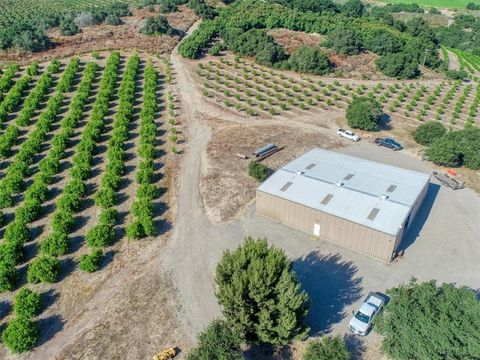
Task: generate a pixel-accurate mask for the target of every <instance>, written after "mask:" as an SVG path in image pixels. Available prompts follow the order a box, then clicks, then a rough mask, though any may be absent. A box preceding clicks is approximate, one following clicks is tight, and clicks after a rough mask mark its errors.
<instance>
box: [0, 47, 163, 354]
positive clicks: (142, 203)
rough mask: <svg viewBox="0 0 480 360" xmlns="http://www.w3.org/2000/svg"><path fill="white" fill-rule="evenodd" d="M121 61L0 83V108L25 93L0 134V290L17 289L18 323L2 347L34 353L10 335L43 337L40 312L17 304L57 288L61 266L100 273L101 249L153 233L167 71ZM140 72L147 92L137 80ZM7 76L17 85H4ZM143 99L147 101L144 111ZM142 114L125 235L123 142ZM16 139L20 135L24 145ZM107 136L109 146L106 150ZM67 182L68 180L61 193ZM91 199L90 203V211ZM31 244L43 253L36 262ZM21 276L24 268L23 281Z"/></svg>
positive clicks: (35, 71)
mask: <svg viewBox="0 0 480 360" xmlns="http://www.w3.org/2000/svg"><path fill="white" fill-rule="evenodd" d="M124 62H125V60H124V58H122V56H121V55H120V54H119V53H118V52H113V53H111V54H110V55H109V57H108V59H107V60H106V63H105V65H104V67H103V68H102V65H101V62H98V61H97V60H96V61H92V62H87V63H84V62H82V61H81V60H80V59H79V58H73V59H71V60H70V61H69V62H68V64H67V65H66V66H64V70H63V71H61V69H62V68H63V65H62V64H61V63H60V62H58V61H53V62H52V63H51V64H50V65H49V66H48V67H42V66H39V65H38V64H32V65H31V66H30V67H29V68H28V69H24V70H23V73H24V75H23V76H22V77H19V73H20V69H19V67H18V66H16V65H15V66H14V65H11V66H10V67H9V68H8V69H7V71H5V73H4V75H3V76H2V78H0V84H7V83H8V85H5V86H4V87H2V89H3V93H5V97H4V98H3V100H2V101H1V102H0V108H2V106H3V104H4V103H5V102H9V101H10V100H8V99H9V98H13V97H14V96H13V94H16V93H17V92H19V91H20V92H21V93H22V97H23V98H24V99H25V100H24V101H23V102H21V101H16V102H15V104H16V105H15V106H13V105H12V106H9V107H8V108H7V107H6V108H5V114H6V115H5V118H4V119H5V121H4V122H5V124H4V126H5V127H4V131H3V133H2V134H1V135H0V149H1V150H2V152H1V154H2V157H3V159H0V168H1V169H2V171H3V176H2V177H1V180H0V208H1V209H3V211H4V212H5V213H2V212H0V236H1V240H0V292H8V293H10V294H11V296H9V298H12V296H13V293H12V292H13V291H16V290H17V289H21V291H19V292H17V295H16V296H15V300H14V302H15V306H14V311H13V315H12V316H9V317H7V318H6V319H5V323H4V324H5V325H7V322H8V326H7V327H6V330H5V331H4V334H5V335H3V336H2V340H3V341H4V343H5V344H6V345H7V346H8V347H9V348H10V349H11V350H12V351H14V352H22V351H26V350H28V349H29V348H31V347H33V346H34V345H35V342H33V343H32V344H30V345H29V346H26V345H25V344H24V345H23V346H26V348H22V347H20V345H18V344H16V343H15V340H14V336H13V335H12V334H13V333H14V332H17V331H20V332H24V333H28V332H32V331H33V333H35V336H36V337H38V336H39V335H38V330H39V329H38V326H37V324H36V322H35V316H36V315H37V313H38V312H37V311H32V312H31V313H29V314H28V316H23V315H20V313H22V312H23V308H22V306H21V305H18V304H21V303H22V301H25V300H24V299H23V298H24V297H28V298H30V297H35V296H37V295H36V292H35V291H33V292H32V291H31V289H33V290H35V289H36V285H34V284H37V283H55V282H57V281H59V280H60V279H61V273H62V270H63V266H64V265H63V264H64V263H65V261H66V260H67V259H68V258H70V259H71V257H72V256H74V257H77V258H78V262H79V263H78V267H79V268H80V269H81V270H83V271H85V272H86V273H91V272H94V271H96V270H98V269H99V268H100V267H101V265H102V262H104V261H103V260H104V255H103V249H104V248H105V247H107V246H111V245H114V243H115V242H116V241H118V240H120V238H121V237H123V235H119V234H124V233H125V232H126V233H127V235H128V237H129V238H132V239H138V238H142V237H146V236H152V235H154V234H156V232H157V224H156V222H155V221H154V219H155V217H156V216H157V214H156V213H155V206H154V201H155V199H156V198H158V197H159V196H160V193H159V192H158V189H157V185H156V181H157V180H156V174H155V170H154V169H155V168H156V165H155V163H156V162H157V161H160V158H159V156H161V155H162V154H164V153H160V152H159V149H158V146H159V143H158V137H159V136H160V134H161V133H160V132H159V130H158V128H157V127H158V126H160V125H159V124H160V123H159V121H158V120H157V118H158V117H159V116H161V114H159V112H158V110H159V101H160V99H159V97H158V96H159V95H158V93H157V91H158V87H159V85H158V76H159V69H158V67H163V66H161V65H159V63H158V61H157V63H155V62H149V63H148V65H147V66H146V67H145V68H144V66H143V65H141V64H142V63H143V62H144V60H142V59H141V58H140V56H138V55H133V56H131V57H130V58H129V59H128V61H127V62H126V64H125V65H122V64H123V63H124ZM141 72H142V73H141ZM12 74H14V75H12ZM141 74H144V76H143V79H144V80H143V84H142V83H141V82H139V80H140V79H141V78H142V76H141ZM5 76H7V77H8V78H10V79H11V80H4V81H3V79H7V77H5ZM15 76H16V77H17V78H18V79H17V80H16V81H15V79H14V78H15ZM76 79H79V81H78V82H77V81H76ZM23 81H26V82H27V83H28V84H30V85H29V87H27V88H25V89H24V90H21V89H19V88H18V84H19V83H21V82H23ZM98 82H99V83H98ZM137 91H142V94H143V97H142V99H141V101H140V103H139V105H138V109H137V103H136V99H137V96H136V93H137ZM15 98H16V96H15ZM116 98H118V101H117V100H115V99H116ZM115 102H116V103H115ZM90 104H91V106H89V105H90ZM17 108H19V109H18V111H16V110H17ZM140 108H141V112H140V114H139V120H138V122H139V126H140V134H139V145H138V147H137V148H136V149H133V150H132V151H134V154H135V155H136V156H138V157H139V161H138V165H137V166H136V170H134V173H132V174H135V177H134V179H136V183H135V188H136V194H134V195H132V204H133V205H132V206H131V214H132V215H131V219H132V220H131V221H130V222H129V224H128V227H127V226H126V225H127V224H126V223H124V221H120V220H119V217H118V216H117V215H118V212H117V207H118V205H119V195H120V194H121V193H122V185H121V184H122V183H123V182H124V181H125V180H126V177H127V176H131V175H132V174H130V171H129V173H127V171H126V167H125V161H126V155H127V153H126V151H127V149H126V142H127V139H128V138H129V136H131V133H130V128H131V126H133V121H137V120H136V117H135V113H136V112H137V110H138V111H139V110H140ZM112 112H113V115H112V116H113V119H114V120H113V123H112V124H111V130H109V128H110V126H109V125H108V123H107V120H106V119H108V118H109V117H110V114H112ZM57 123H58V125H56V124H57ZM20 134H24V135H22V136H23V137H25V140H23V142H21V139H20ZM107 134H108V135H107ZM105 136H108V142H107V145H106V146H102V142H103V141H105V140H104V139H105ZM76 139H78V140H76ZM17 146H18V149H17V148H16V147H17ZM103 153H104V154H105V158H106V166H105V169H104V170H103V172H101V173H100V179H101V180H100V181H99V183H98V186H96V187H94V188H93V189H89V186H88V182H89V181H90V180H91V179H93V178H94V177H95V176H96V174H95V175H94V172H93V168H94V166H95V165H94V163H95V158H96V157H98V156H99V155H101V154H103ZM102 156H103V155H102ZM162 162H163V160H162ZM132 178H133V177H132ZM62 179H65V182H64V183H63V184H62V185H61V186H59V185H60V182H61V181H63V180H62ZM95 181H96V180H95ZM133 197H134V199H133ZM89 199H91V200H93V205H89V204H90V203H92V201H89ZM91 206H95V207H98V208H99V209H100V215H99V218H98V221H96V222H95V224H94V225H92V226H91V227H90V228H87V229H85V236H83V237H81V238H79V237H78V236H74V234H75V233H76V232H78V230H79V228H81V227H82V226H84V224H82V223H81V222H80V223H79V217H81V216H82V213H83V212H84V211H87V210H88V208H89V207H91ZM39 224H42V225H41V226H40V227H39V226H38V225H39ZM119 229H123V230H121V231H120V232H119V231H118V230H119ZM74 242H75V243H74ZM77 242H80V243H77ZM32 243H35V244H36V246H35V247H34V249H38V250H35V251H34V253H33V254H32V250H31V248H32V247H31V244H32ZM27 248H28V249H30V250H28V251H27ZM82 248H83V249H84V250H82V251H81V253H82V254H81V255H79V256H75V253H76V249H82ZM72 249H75V250H73V252H72ZM87 250H88V252H87ZM22 268H24V269H26V272H25V277H24V276H23V275H21V273H22V272H21V269H22ZM27 283H28V284H30V285H28V286H27V285H26V284H27ZM52 286H54V285H52ZM42 289H44V288H42ZM17 305H18V306H17ZM3 321H4V319H1V320H0V325H2V324H1V323H2V322H3ZM32 329H33V330H32ZM33 333H32V334H33Z"/></svg>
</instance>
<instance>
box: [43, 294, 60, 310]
mask: <svg viewBox="0 0 480 360" xmlns="http://www.w3.org/2000/svg"><path fill="white" fill-rule="evenodd" d="M58 296H59V294H58V292H56V291H55V290H54V289H49V290H47V291H45V292H43V293H42V300H43V308H42V312H43V311H45V310H47V309H48V308H49V307H50V306H52V305H53V304H54V303H55V301H56V300H57V299H58Z"/></svg>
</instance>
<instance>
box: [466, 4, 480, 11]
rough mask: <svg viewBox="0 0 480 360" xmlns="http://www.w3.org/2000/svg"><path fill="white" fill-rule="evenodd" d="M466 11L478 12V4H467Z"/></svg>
mask: <svg viewBox="0 0 480 360" xmlns="http://www.w3.org/2000/svg"><path fill="white" fill-rule="evenodd" d="M467 9H468V10H480V4H475V3H473V2H472V3H468V4H467Z"/></svg>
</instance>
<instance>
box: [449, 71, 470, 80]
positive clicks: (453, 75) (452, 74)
mask: <svg viewBox="0 0 480 360" xmlns="http://www.w3.org/2000/svg"><path fill="white" fill-rule="evenodd" d="M446 74H447V76H448V77H449V78H450V79H453V80H463V79H467V78H468V73H467V72H466V71H465V70H447V72H446Z"/></svg>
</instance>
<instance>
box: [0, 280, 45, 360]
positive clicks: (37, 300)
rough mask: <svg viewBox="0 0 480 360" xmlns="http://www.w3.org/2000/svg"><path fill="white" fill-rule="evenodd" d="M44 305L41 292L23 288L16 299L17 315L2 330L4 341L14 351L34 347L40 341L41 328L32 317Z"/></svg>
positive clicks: (17, 351)
mask: <svg viewBox="0 0 480 360" xmlns="http://www.w3.org/2000/svg"><path fill="white" fill-rule="evenodd" d="M43 307H44V304H43V300H42V297H41V296H40V294H38V293H36V292H35V291H32V290H30V289H28V288H22V289H20V291H19V292H18V293H17V295H16V296H15V299H14V305H13V311H14V314H15V317H14V318H13V319H12V320H11V321H10V322H9V323H8V326H7V327H6V328H5V330H4V331H3V332H2V341H3V343H4V344H5V345H6V346H7V347H8V348H9V349H10V350H11V351H12V352H14V353H22V352H25V351H28V350H30V349H32V348H33V347H34V346H35V345H36V344H37V341H38V337H39V334H40V329H39V327H38V324H37V323H36V322H35V321H33V320H32V318H33V317H34V316H36V315H38V314H39V313H40V312H41V311H42V309H43Z"/></svg>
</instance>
